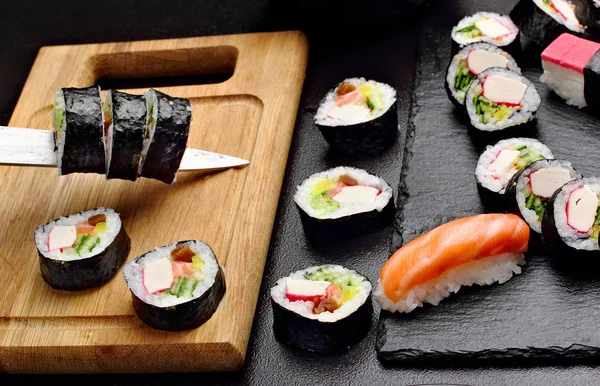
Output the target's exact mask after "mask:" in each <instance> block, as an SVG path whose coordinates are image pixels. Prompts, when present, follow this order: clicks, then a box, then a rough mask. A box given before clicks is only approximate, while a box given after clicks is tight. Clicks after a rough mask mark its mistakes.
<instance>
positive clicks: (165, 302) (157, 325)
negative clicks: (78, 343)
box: [124, 240, 225, 331]
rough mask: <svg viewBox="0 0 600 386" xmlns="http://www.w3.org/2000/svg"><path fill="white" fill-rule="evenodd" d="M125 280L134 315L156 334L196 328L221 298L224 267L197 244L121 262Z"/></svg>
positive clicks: (179, 244)
mask: <svg viewBox="0 0 600 386" xmlns="http://www.w3.org/2000/svg"><path fill="white" fill-rule="evenodd" d="M124 276H125V281H126V282H127V286H128V287H129V289H130V291H131V294H132V298H133V309H134V310H135V313H136V314H137V316H138V317H139V318H140V319H141V320H142V321H143V322H144V323H146V324H147V325H148V326H150V327H152V328H154V329H158V330H166V331H182V330H189V329H194V328H197V327H199V326H201V325H202V324H204V323H205V322H206V321H207V320H209V319H210V318H211V317H212V315H213V314H214V312H215V311H216V310H217V308H218V307H219V304H220V302H221V299H223V296H224V295H225V277H224V276H223V269H222V268H221V267H220V266H219V264H218V262H217V257H216V256H215V254H214V252H213V251H212V249H211V248H210V246H208V244H206V243H204V242H202V241H200V240H189V241H180V242H176V243H172V244H169V245H165V246H163V247H159V248H156V249H154V250H153V251H150V252H147V253H145V254H143V255H141V256H139V257H137V258H136V259H134V260H132V261H131V262H129V263H127V264H126V266H125V269H124Z"/></svg>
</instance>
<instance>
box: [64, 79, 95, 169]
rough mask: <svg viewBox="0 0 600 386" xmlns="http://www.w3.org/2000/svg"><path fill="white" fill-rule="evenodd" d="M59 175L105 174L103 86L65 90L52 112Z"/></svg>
mask: <svg viewBox="0 0 600 386" xmlns="http://www.w3.org/2000/svg"><path fill="white" fill-rule="evenodd" d="M52 124H53V127H54V143H55V149H56V156H57V157H56V164H57V166H58V175H60V176H62V175H67V174H71V173H99V174H104V172H105V170H106V165H105V144H104V129H103V128H104V126H103V117H102V100H101V99H100V88H99V87H88V88H61V89H59V90H58V91H57V92H56V97H55V99H54V109H53V112H52Z"/></svg>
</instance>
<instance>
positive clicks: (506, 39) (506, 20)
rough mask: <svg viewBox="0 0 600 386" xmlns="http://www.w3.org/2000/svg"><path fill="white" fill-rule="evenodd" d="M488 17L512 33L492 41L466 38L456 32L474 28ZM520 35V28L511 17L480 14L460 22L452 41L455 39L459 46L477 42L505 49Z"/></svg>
mask: <svg viewBox="0 0 600 386" xmlns="http://www.w3.org/2000/svg"><path fill="white" fill-rule="evenodd" d="M488 17H489V18H492V19H496V20H498V21H499V22H500V23H502V25H504V26H505V27H506V28H508V29H509V30H510V32H511V33H510V34H509V35H506V36H501V37H499V38H498V39H492V38H490V37H489V36H478V37H476V38H468V37H465V36H463V35H461V34H459V33H457V32H456V31H459V30H461V29H463V28H467V27H469V26H472V25H474V24H475V23H476V22H478V21H479V20H482V19H485V18H488ZM518 33H519V27H517V26H516V25H515V23H513V21H512V20H511V18H510V17H509V16H505V15H499V14H497V13H493V12H478V13H476V14H474V15H472V16H467V17H465V18H463V19H462V20H461V21H459V22H458V24H457V25H456V26H455V27H454V28H452V32H451V36H452V39H454V41H455V42H456V43H457V44H459V45H460V46H465V45H467V44H470V43H476V42H486V43H491V44H494V45H496V46H500V47H503V46H506V45H509V44H510V43H512V42H513V41H514V40H515V38H516V37H517V35H518Z"/></svg>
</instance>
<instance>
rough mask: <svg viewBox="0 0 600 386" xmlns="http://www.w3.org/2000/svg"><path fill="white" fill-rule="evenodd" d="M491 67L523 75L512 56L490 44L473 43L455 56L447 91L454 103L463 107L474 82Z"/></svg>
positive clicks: (451, 63) (448, 78) (450, 66)
mask: <svg viewBox="0 0 600 386" xmlns="http://www.w3.org/2000/svg"><path fill="white" fill-rule="evenodd" d="M490 67H502V68H506V69H509V70H511V71H514V72H516V73H517V74H520V73H521V69H520V68H519V66H518V65H517V62H515V60H514V58H513V57H512V56H511V55H509V54H508V53H507V52H505V51H503V50H501V49H500V48H498V47H497V46H495V45H493V44H490V43H483V42H480V43H471V44H469V45H468V46H466V47H465V48H463V49H462V50H460V51H459V52H458V53H457V54H456V55H454V57H453V58H452V60H451V61H450V64H449V65H448V71H447V72H446V91H447V92H448V96H449V97H450V100H451V101H452V103H454V104H455V105H456V106H463V105H464V103H465V94H466V93H467V90H468V89H469V86H470V85H471V83H472V82H473V80H474V79H475V78H476V77H477V75H479V74H480V73H481V72H483V71H485V70H487V69H488V68H490Z"/></svg>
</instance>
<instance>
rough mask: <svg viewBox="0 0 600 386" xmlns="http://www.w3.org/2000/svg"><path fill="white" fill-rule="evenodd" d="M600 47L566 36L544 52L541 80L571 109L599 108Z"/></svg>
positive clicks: (584, 40)
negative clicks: (572, 107)
mask: <svg viewBox="0 0 600 386" xmlns="http://www.w3.org/2000/svg"><path fill="white" fill-rule="evenodd" d="M599 52H600V44H599V43H596V42H593V41H590V40H586V39H582V38H578V37H576V36H575V35H571V34H568V33H564V34H562V35H560V36H559V37H558V38H557V39H556V40H554V41H553V42H552V43H551V44H550V45H549V46H548V47H547V48H546V49H545V50H544V51H543V52H542V67H543V69H544V73H543V74H542V76H541V78H540V80H541V81H542V82H543V83H545V84H546V85H547V86H548V87H550V88H551V89H552V90H554V92H555V93H556V94H558V95H559V96H560V97H561V98H563V99H565V101H566V103H567V104H568V105H572V106H576V107H579V108H583V107H586V106H590V107H591V108H592V109H594V110H596V109H598V108H600V94H599V93H598V90H599V89H600V54H599Z"/></svg>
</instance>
